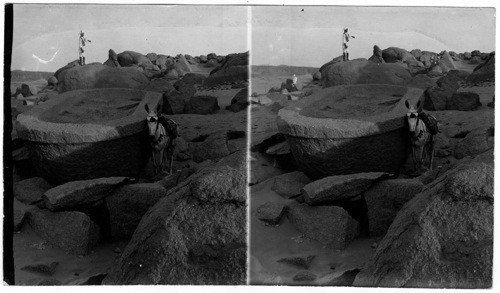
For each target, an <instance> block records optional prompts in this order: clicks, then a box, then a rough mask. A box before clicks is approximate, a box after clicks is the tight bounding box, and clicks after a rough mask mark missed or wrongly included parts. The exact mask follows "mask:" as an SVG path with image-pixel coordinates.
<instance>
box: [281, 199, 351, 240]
mask: <svg viewBox="0 0 500 293" xmlns="http://www.w3.org/2000/svg"><path fill="white" fill-rule="evenodd" d="M287 217H288V219H289V220H290V222H291V223H292V225H293V226H294V227H295V228H296V229H297V230H298V231H300V232H301V233H304V235H305V236H306V237H308V238H311V239H314V240H317V241H318V242H319V243H321V244H323V245H326V246H328V247H330V248H333V249H344V248H346V247H347V245H348V244H349V243H350V242H351V241H352V240H353V239H354V238H355V237H356V236H357V235H358V234H359V224H358V222H357V221H356V220H354V219H353V218H352V217H351V216H350V215H349V214H348V213H347V211H346V210H344V209H343V208H341V207H338V206H309V205H308V204H301V203H291V204H289V205H287Z"/></svg>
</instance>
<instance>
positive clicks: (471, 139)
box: [453, 127, 494, 159]
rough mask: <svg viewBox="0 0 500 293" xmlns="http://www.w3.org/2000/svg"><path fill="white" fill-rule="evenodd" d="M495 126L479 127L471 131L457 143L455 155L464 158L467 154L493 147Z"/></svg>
mask: <svg viewBox="0 0 500 293" xmlns="http://www.w3.org/2000/svg"><path fill="white" fill-rule="evenodd" d="M493 135H494V130H493V128H490V127H478V128H475V129H473V130H472V131H471V132H469V133H468V134H467V135H466V136H465V138H463V139H462V140H461V141H460V142H458V143H456V145H455V149H454V151H453V156H454V157H455V158H457V159H462V158H464V157H466V156H475V155H477V154H480V153H483V152H485V151H487V150H488V149H490V148H493V140H492V139H489V138H491V137H492V136H493Z"/></svg>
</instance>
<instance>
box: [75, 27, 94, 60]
mask: <svg viewBox="0 0 500 293" xmlns="http://www.w3.org/2000/svg"><path fill="white" fill-rule="evenodd" d="M87 41H88V42H89V43H92V41H90V40H87V39H85V36H84V34H83V31H80V40H78V54H79V55H80V65H82V66H83V65H85V51H84V50H83V47H85V43H86V42H87Z"/></svg>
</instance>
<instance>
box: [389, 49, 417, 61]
mask: <svg viewBox="0 0 500 293" xmlns="http://www.w3.org/2000/svg"><path fill="white" fill-rule="evenodd" d="M382 57H383V58H384V60H385V62H387V63H395V62H398V61H401V62H406V61H407V60H416V59H415V57H414V56H413V55H412V54H411V53H410V52H408V51H406V50H405V49H401V48H396V47H389V48H387V49H384V50H382Z"/></svg>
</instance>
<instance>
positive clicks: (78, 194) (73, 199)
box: [43, 177, 129, 211]
mask: <svg viewBox="0 0 500 293" xmlns="http://www.w3.org/2000/svg"><path fill="white" fill-rule="evenodd" d="M127 180H129V178H127V177H108V178H99V179H91V180H80V181H72V182H68V183H65V184H62V185H59V186H57V187H54V188H52V189H50V190H47V191H46V192H45V194H44V195H43V199H44V202H45V205H46V207H47V208H48V209H49V210H51V211H60V210H65V209H70V208H74V207H79V206H83V205H88V204H92V203H94V202H97V201H99V200H101V199H103V198H105V197H106V196H108V195H110V194H111V192H112V191H113V190H114V189H115V188H117V187H118V185H120V184H122V183H124V182H125V181H127Z"/></svg>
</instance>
